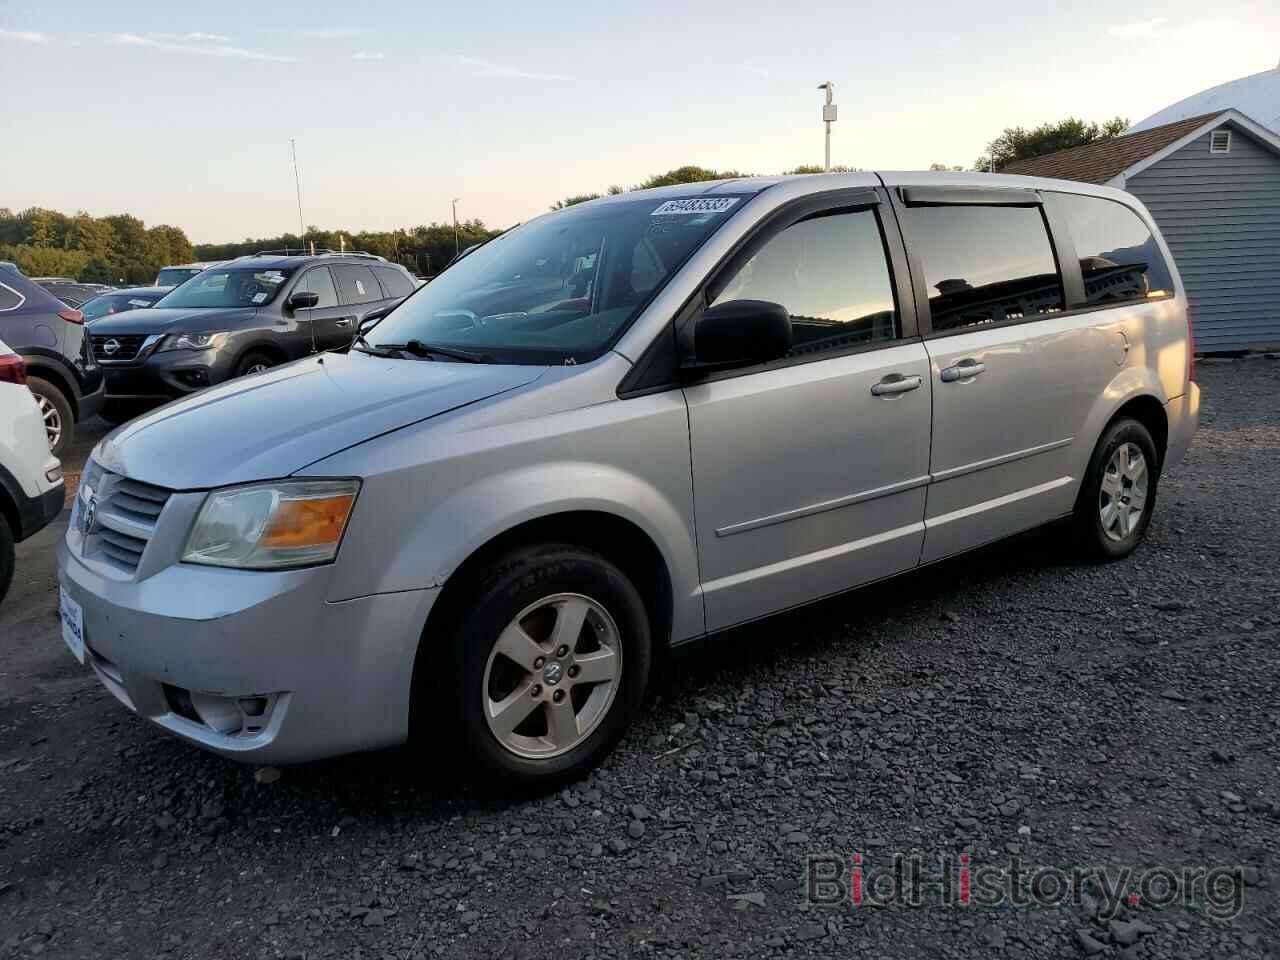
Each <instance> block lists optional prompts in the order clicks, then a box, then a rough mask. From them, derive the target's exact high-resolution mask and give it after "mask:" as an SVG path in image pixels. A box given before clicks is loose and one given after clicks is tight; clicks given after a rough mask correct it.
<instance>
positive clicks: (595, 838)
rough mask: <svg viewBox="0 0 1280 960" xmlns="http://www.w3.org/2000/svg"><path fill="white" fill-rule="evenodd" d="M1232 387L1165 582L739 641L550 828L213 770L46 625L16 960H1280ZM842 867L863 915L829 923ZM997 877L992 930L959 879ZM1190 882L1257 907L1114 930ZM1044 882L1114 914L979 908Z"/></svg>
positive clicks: (1, 764) (1259, 671)
mask: <svg viewBox="0 0 1280 960" xmlns="http://www.w3.org/2000/svg"><path fill="white" fill-rule="evenodd" d="M1200 380H1201V384H1202V387H1203V389H1204V392H1205V397H1206V409H1205V413H1204V418H1203V422H1202V426H1201V431H1200V434H1199V435H1198V437H1197V440H1196V443H1195V445H1194V447H1193V448H1192V450H1191V452H1190V454H1189V455H1188V457H1187V459H1186V461H1185V462H1184V463H1183V464H1182V465H1181V466H1179V467H1178V468H1177V469H1176V470H1175V471H1173V472H1171V473H1170V474H1169V475H1167V476H1166V477H1165V479H1164V481H1163V482H1162V485H1161V489H1160V503H1159V505H1158V506H1157V508H1156V514H1155V520H1154V523H1153V525H1152V527H1151V532H1150V536H1149V538H1148V542H1147V543H1146V545H1145V546H1144V547H1143V548H1142V549H1141V550H1140V551H1139V552H1138V553H1137V554H1136V555H1135V556H1134V557H1133V558H1131V559H1130V560H1128V561H1125V562H1122V563H1119V564H1113V565H1109V566H1105V567H1081V566H1074V565H1070V564H1069V563H1066V562H1064V561H1063V560H1062V559H1061V557H1060V554H1059V553H1058V552H1057V550H1056V546H1057V541H1056V540H1055V539H1054V537H1053V536H1052V535H1051V534H1047V533H1046V534H1039V535H1035V536H1032V537H1028V538H1023V539H1021V540H1019V541H1016V542H1013V543H1011V544H1008V545H1005V546H1002V547H998V548H994V549H992V550H988V551H985V552H983V553H981V554H978V555H975V556H971V557H969V558H967V559H965V560H963V561H960V562H954V563H950V564H946V565H943V566H940V567H936V568H932V569H929V570H927V571H923V572H920V573H917V574H915V575H913V576H912V577H910V578H907V579H903V580H900V581H898V582H897V583H896V584H894V585H893V586H892V587H890V588H887V589H880V590H877V591H875V592H865V593H862V594H854V595H852V596H850V597H847V598H844V599H841V600H837V601H831V602H828V603H825V604H823V605H821V606H818V607H814V608H810V609H809V610H807V611H804V612H801V613H796V614H790V615H787V616H784V617H779V618H775V619H773V620H771V621H769V622H767V623H765V624H762V625H758V626H756V627H753V628H751V629H750V630H747V631H739V632H737V633H736V634H734V635H733V636H731V637H726V638H721V639H720V640H718V641H716V642H713V643H710V644H707V645H704V646H703V647H701V648H700V649H698V650H697V651H696V652H695V653H693V654H690V655H686V656H683V657H680V658H677V660H676V662H675V664H674V666H673V669H672V679H671V680H670V682H669V683H668V684H667V685H666V686H665V687H664V689H663V690H662V691H661V692H660V693H659V694H658V695H657V696H656V697H655V699H654V701H653V702H652V703H651V704H650V706H649V708H648V709H647V711H646V714H645V716H644V718H643V720H642V722H641V723H640V724H639V726H638V727H637V728H636V729H635V730H633V731H632V733H631V734H630V735H629V736H628V737H627V738H626V740H625V741H624V743H623V744H622V746H621V747H620V748H619V749H618V750H617V751H616V752H615V753H614V754H613V755H612V757H610V759H609V760H608V761H607V762H606V763H605V765H604V766H603V767H602V768H601V769H600V770H599V771H597V772H596V773H595V774H593V775H592V776H591V777H590V778H589V779H588V780H586V781H584V782H582V783H580V784H578V785H576V786H574V787H572V788H570V789H567V790H564V791H562V792H558V793H555V794H551V795H547V796H543V797H538V798H533V799H528V798H523V799H522V798H502V799H494V798H488V799H485V798H479V797H474V796H471V795H469V794H468V793H467V791H466V790H465V789H464V788H461V787H459V786H457V785H456V784H455V783H454V782H453V778H452V776H451V775H450V771H448V770H442V769H439V768H438V767H434V766H433V765H432V761H431V758H430V757H425V756H415V755H413V754H410V753H408V752H406V751H393V752H389V753H381V754H375V755H368V756H361V757H355V758H348V759H344V760H341V761H335V762H329V763H322V764H313V765H307V766H302V767H293V768H287V769H284V770H280V771H276V770H272V769H269V768H268V769H264V770H259V771H256V775H255V771H254V770H253V769H251V768H246V767H242V766H236V765H233V764H231V763H228V762H225V761H222V760H219V759H216V758H213V757H210V756H206V755H204V754H202V753H199V752H197V751H195V750H194V749H192V748H189V747H186V746H183V745H182V744H180V743H178V742H176V741H174V740H171V739H169V738H168V737H166V736H164V735H162V734H160V733H159V732H157V731H156V730H154V729H153V728H151V727H149V726H148V725H147V724H145V723H144V722H142V721H139V720H137V719H135V718H133V717H131V716H129V715H128V714H126V712H125V711H124V710H123V709H122V708H120V707H119V706H118V705H117V704H116V703H115V702H114V701H113V700H112V699H111V698H110V697H109V696H108V695H107V694H105V693H104V692H103V691H101V690H100V689H98V687H97V686H96V684H94V683H93V682H91V681H89V680H88V679H86V678H85V677H84V676H82V675H81V674H79V672H78V669H79V668H78V667H76V666H75V665H74V664H73V663H72V662H71V659H70V657H69V655H67V654H66V653H65V651H62V650H60V649H58V645H59V641H58V640H57V637H56V632H55V628H54V626H53V624H52V621H53V617H54V612H53V611H54V602H53V598H52V596H48V597H46V598H44V599H43V600H40V602H41V603H43V605H44V606H43V608H42V610H41V611H40V612H39V616H38V617H35V618H33V619H30V620H29V621H24V622H29V623H36V622H37V621H38V623H39V624H40V625H41V626H40V627H39V629H41V630H44V631H46V632H47V634H48V637H47V643H45V644H44V648H43V655H44V656H45V658H46V659H45V660H44V661H42V662H41V663H38V664H29V665H28V667H27V668H24V671H21V672H20V675H18V676H17V677H16V679H15V675H13V674H11V675H10V677H9V683H8V685H7V686H6V687H5V688H4V689H5V690H6V691H7V693H6V699H5V700H4V701H3V702H0V955H2V956H28V955H37V954H42V953H43V954H44V955H48V956H57V957H85V958H90V957H92V958H99V957H107V956H109V957H218V958H227V957H254V958H257V957H262V958H268V957H270V958H275V957H297V958H302V957H306V958H312V957H317V958H318V957H335V958H383V957H395V958H400V960H403V958H409V957H424V958H425V957H433V956H447V957H467V958H472V957H503V958H514V957H541V956H550V955H555V956H557V957H561V958H567V957H624V956H626V957H631V956H637V955H642V956H654V957H676V956H679V957H693V956H704V957H751V958H755V957H761V956H774V955H777V956H787V955H790V956H806V957H807V956H833V957H842V958H845V957H850V956H854V955H856V954H857V953H861V952H864V951H871V952H874V954H876V955H878V956H883V957H913V958H914V957H919V956H947V957H961V956H981V957H1000V956H1008V957H1013V958H1017V957H1075V956H1092V955H1097V956H1104V957H1121V958H1125V960H1130V958H1138V957H1145V958H1158V957H1173V956H1215V957H1247V958H1260V957H1268V956H1278V955H1280V902H1278V900H1280V897H1277V870H1278V868H1280V774H1278V773H1277V767H1278V764H1280V746H1278V739H1277V737H1278V734H1280V648H1278V646H1277V634H1278V633H1280V609H1278V608H1277V605H1276V597H1277V581H1278V579H1280V575H1278V574H1277V569H1278V568H1280V510H1277V508H1276V495H1277V480H1278V479H1280V399H1278V398H1280V363H1276V362H1274V361H1268V360H1263V359H1252V360H1247V361H1240V362H1231V363H1206V364H1204V365H1203V366H1202V367H1201V373H1200ZM47 553H48V551H47V550H40V551H36V552H35V553H33V554H32V555H31V556H32V557H34V559H30V558H29V563H35V562H36V561H39V562H41V563H46V564H47V563H48V559H47ZM42 558H44V559H42ZM20 562H21V561H20ZM25 577H26V579H25V582H26V583H27V584H28V586H29V588H31V589H34V588H32V587H30V585H31V584H37V585H38V584H39V583H40V582H41V578H43V579H44V581H45V582H46V584H51V583H52V570H51V568H50V569H47V570H46V569H44V568H41V569H40V570H37V571H32V570H28V571H27V572H26V575H25ZM7 617H9V613H8V612H6V613H5V614H4V615H0V636H5V637H8V636H10V633H11V631H14V630H16V628H15V625H14V623H13V622H12V621H11V620H9V619H6V618H7ZM31 629H36V628H35V627H32V628H31ZM824 854H825V855H832V856H835V857H838V858H839V860H840V862H841V863H842V864H843V866H842V867H841V869H842V871H843V879H842V881H841V885H840V886H839V887H835V888H828V887H824V886H822V885H817V886H815V887H814V893H815V894H817V895H818V897H817V899H819V900H820V899H822V898H824V897H827V898H828V899H829V898H830V897H828V894H831V890H832V889H834V890H835V894H831V895H832V896H839V895H841V894H843V896H842V897H841V898H840V899H839V902H836V903H823V902H814V901H813V900H811V899H809V898H807V893H808V890H809V887H808V885H807V884H806V858H807V857H810V856H820V855H824ZM854 855H857V856H858V857H860V858H861V859H860V862H859V864H858V866H859V868H860V869H861V870H862V871H863V874H862V880H863V883H864V887H863V893H864V902H863V903H861V904H857V905H855V904H853V903H851V902H850V900H849V873H848V871H849V870H850V865H851V863H852V861H851V858H852V857H853V856H854ZM895 855H902V856H906V857H911V856H915V857H917V858H919V862H920V863H921V865H922V866H923V869H924V870H925V871H926V873H925V874H924V875H923V877H922V884H923V886H924V887H925V889H924V890H923V893H922V896H921V898H920V899H919V901H918V904H917V905H915V906H912V905H909V904H908V903H906V902H888V903H880V904H879V905H874V904H871V903H869V902H867V901H868V900H870V899H873V896H872V895H873V893H874V894H875V896H877V897H878V896H879V893H876V892H877V891H879V892H880V893H883V892H884V891H885V890H886V889H887V886H886V884H888V883H889V881H890V880H892V877H893V874H892V873H886V872H884V869H885V868H886V867H888V866H889V865H890V864H892V863H893V860H894V857H895ZM962 856H964V857H966V858H967V866H968V867H969V868H970V869H971V870H972V871H973V879H972V881H971V882H972V884H973V886H972V888H971V893H972V895H973V900H974V902H972V903H969V904H967V905H966V904H962V903H960V902H958V894H957V895H956V896H952V897H950V898H945V897H944V896H943V894H942V891H941V889H940V885H939V882H938V881H936V876H937V875H939V874H940V873H941V872H943V871H945V872H946V873H947V876H948V877H951V878H953V879H955V878H958V873H957V871H958V870H959V869H960V868H961V866H962V864H961V860H960V858H961V857H962ZM1155 867H1166V868H1169V869H1172V870H1175V871H1179V872H1181V871H1183V870H1184V869H1185V870H1194V869H1200V870H1201V871H1205V870H1218V871H1220V872H1221V873H1222V874H1223V876H1220V877H1219V878H1218V879H1219V880H1220V881H1225V893H1224V887H1223V886H1222V885H1221V884H1219V885H1218V886H1217V887H1215V888H1214V889H1215V891H1216V893H1217V899H1213V900H1211V899H1210V898H1209V897H1208V896H1207V895H1206V894H1205V892H1204V890H1203V886H1201V889H1200V890H1199V892H1198V893H1197V892H1196V891H1194V890H1193V891H1190V892H1189V893H1188V896H1187V897H1186V898H1185V900H1186V902H1183V901H1182V900H1178V901H1177V902H1174V903H1164V902H1163V901H1164V900H1165V899H1166V898H1163V897H1162V896H1161V894H1162V893H1163V891H1164V890H1165V889H1167V885H1166V887H1161V886H1157V885H1149V886H1148V887H1146V888H1142V887H1140V886H1139V884H1138V882H1137V880H1136V879H1131V880H1130V883H1129V886H1127V887H1126V888H1124V890H1123V894H1124V895H1119V894H1113V895H1112V896H1111V897H1110V898H1108V896H1107V890H1106V888H1104V887H1103V886H1102V885H1100V884H1099V883H1097V882H1096V878H1095V879H1089V877H1091V876H1093V875H1092V874H1090V873H1088V871H1092V870H1094V869H1097V868H1107V869H1109V870H1110V871H1111V873H1110V874H1109V875H1108V876H1109V877H1114V876H1116V875H1117V872H1118V871H1120V870H1125V869H1127V870H1131V871H1134V874H1133V876H1134V877H1135V878H1136V877H1137V876H1138V872H1139V871H1143V870H1150V869H1151V868H1155ZM1038 868H1052V869H1053V870H1056V871H1070V870H1072V869H1073V868H1075V869H1077V870H1080V871H1086V873H1085V875H1084V876H1085V879H1084V880H1083V882H1082V885H1081V888H1080V894H1079V895H1078V896H1072V895H1067V896H1066V897H1065V898H1064V897H1058V898H1053V897H1049V898H1048V899H1049V900H1052V901H1053V902H1047V901H1046V902H1036V903H1028V902H1027V901H1026V898H1025V897H1023V896H1018V897H1013V896H1010V897H1008V898H1006V899H1005V900H1004V902H999V903H994V904H993V903H991V902H990V900H986V899H984V900H983V901H982V902H981V904H980V903H979V893H978V890H979V888H980V887H982V885H983V884H985V883H987V882H988V881H999V880H1000V879H1001V877H1000V875H999V874H996V873H995V872H994V871H996V870H998V869H1003V870H1005V871H1006V874H1005V876H1007V875H1008V872H1010V871H1013V870H1015V869H1017V870H1019V871H1020V872H1021V876H1022V877H1023V878H1024V879H1025V878H1026V877H1027V876H1028V875H1029V874H1031V873H1032V872H1033V871H1035V870H1036V869H1038ZM820 869H825V868H822V867H815V870H820ZM979 872H983V873H984V876H985V878H986V879H985V880H982V881H979V880H978V879H977V877H978V874H979ZM1042 875H1045V876H1048V875H1049V873H1043V874H1042ZM1052 875H1053V876H1055V877H1057V876H1061V874H1058V873H1053V874H1052ZM1148 876H1150V875H1148ZM1108 882H1110V881H1108ZM952 889H953V890H956V889H958V888H956V887H953V888H952ZM983 889H985V888H983ZM1042 892H1045V891H1044V890H1043V888H1042ZM1048 892H1050V893H1051V892H1052V891H1048ZM1130 892H1136V893H1137V894H1138V899H1137V900H1136V901H1130V899H1129V897H1128V893H1130ZM1237 897H1238V900H1234V902H1235V903H1237V904H1238V905H1239V907H1240V909H1239V911H1238V915H1237V916H1234V917H1233V918H1223V917H1224V914H1225V913H1226V912H1227V910H1228V907H1229V906H1230V904H1231V903H1232V902H1233V899H1234V898H1237ZM898 899H899V900H900V901H901V900H907V899H909V897H908V895H907V894H905V893H903V894H902V895H901V896H900V897H899V898H898ZM1117 901H1118V903H1117ZM1112 908H1113V909H1112Z"/></svg>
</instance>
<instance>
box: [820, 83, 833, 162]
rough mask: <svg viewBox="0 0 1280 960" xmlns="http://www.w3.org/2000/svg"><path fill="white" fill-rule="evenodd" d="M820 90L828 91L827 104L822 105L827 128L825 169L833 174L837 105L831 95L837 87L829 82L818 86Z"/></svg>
mask: <svg viewBox="0 0 1280 960" xmlns="http://www.w3.org/2000/svg"><path fill="white" fill-rule="evenodd" d="M818 89H819V90H825V91H827V102H826V103H824V104H823V105H822V122H823V123H824V124H826V126H827V156H826V162H825V165H824V166H823V169H824V170H825V171H826V172H827V173H830V172H831V125H832V124H833V123H835V122H836V105H835V104H834V103H832V102H831V95H832V94H834V93H835V91H836V85H835V84H834V83H832V82H831V81H830V80H828V81H827V82H826V83H820V84H818Z"/></svg>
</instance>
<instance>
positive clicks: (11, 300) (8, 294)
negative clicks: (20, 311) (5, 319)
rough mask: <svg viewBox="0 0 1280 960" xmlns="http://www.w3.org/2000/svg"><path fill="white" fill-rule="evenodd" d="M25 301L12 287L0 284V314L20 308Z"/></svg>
mask: <svg viewBox="0 0 1280 960" xmlns="http://www.w3.org/2000/svg"><path fill="white" fill-rule="evenodd" d="M25 300H26V297H24V296H23V295H22V294H20V293H19V292H18V291H17V290H15V289H13V287H10V286H7V285H5V284H3V283H0V313H3V312H4V311H6V310H16V309H17V308H18V307H20V306H22V304H23V302H24V301H25Z"/></svg>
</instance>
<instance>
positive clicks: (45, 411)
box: [36, 395, 62, 450]
mask: <svg viewBox="0 0 1280 960" xmlns="http://www.w3.org/2000/svg"><path fill="white" fill-rule="evenodd" d="M36 401H37V402H38V403H39V404H40V416H41V417H42V418H43V419H44V432H45V436H47V437H48V438H49V449H50V450H56V449H57V448H58V443H59V442H60V441H61V440H62V414H60V413H59V412H58V408H57V407H55V406H54V405H53V403H52V402H51V401H50V400H49V398H48V397H44V396H40V395H37V396H36Z"/></svg>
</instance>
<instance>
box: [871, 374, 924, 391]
mask: <svg viewBox="0 0 1280 960" xmlns="http://www.w3.org/2000/svg"><path fill="white" fill-rule="evenodd" d="M923 382H924V380H923V379H922V378H920V377H917V376H911V377H904V376H903V375H902V374H900V373H891V374H889V375H888V376H887V377H885V378H884V379H883V380H881V381H880V382H879V383H873V384H872V385H871V395H872V396H873V397H896V396H898V395H899V394H903V393H910V392H911V391H912V390H919V389H920V384H921V383H923Z"/></svg>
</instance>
